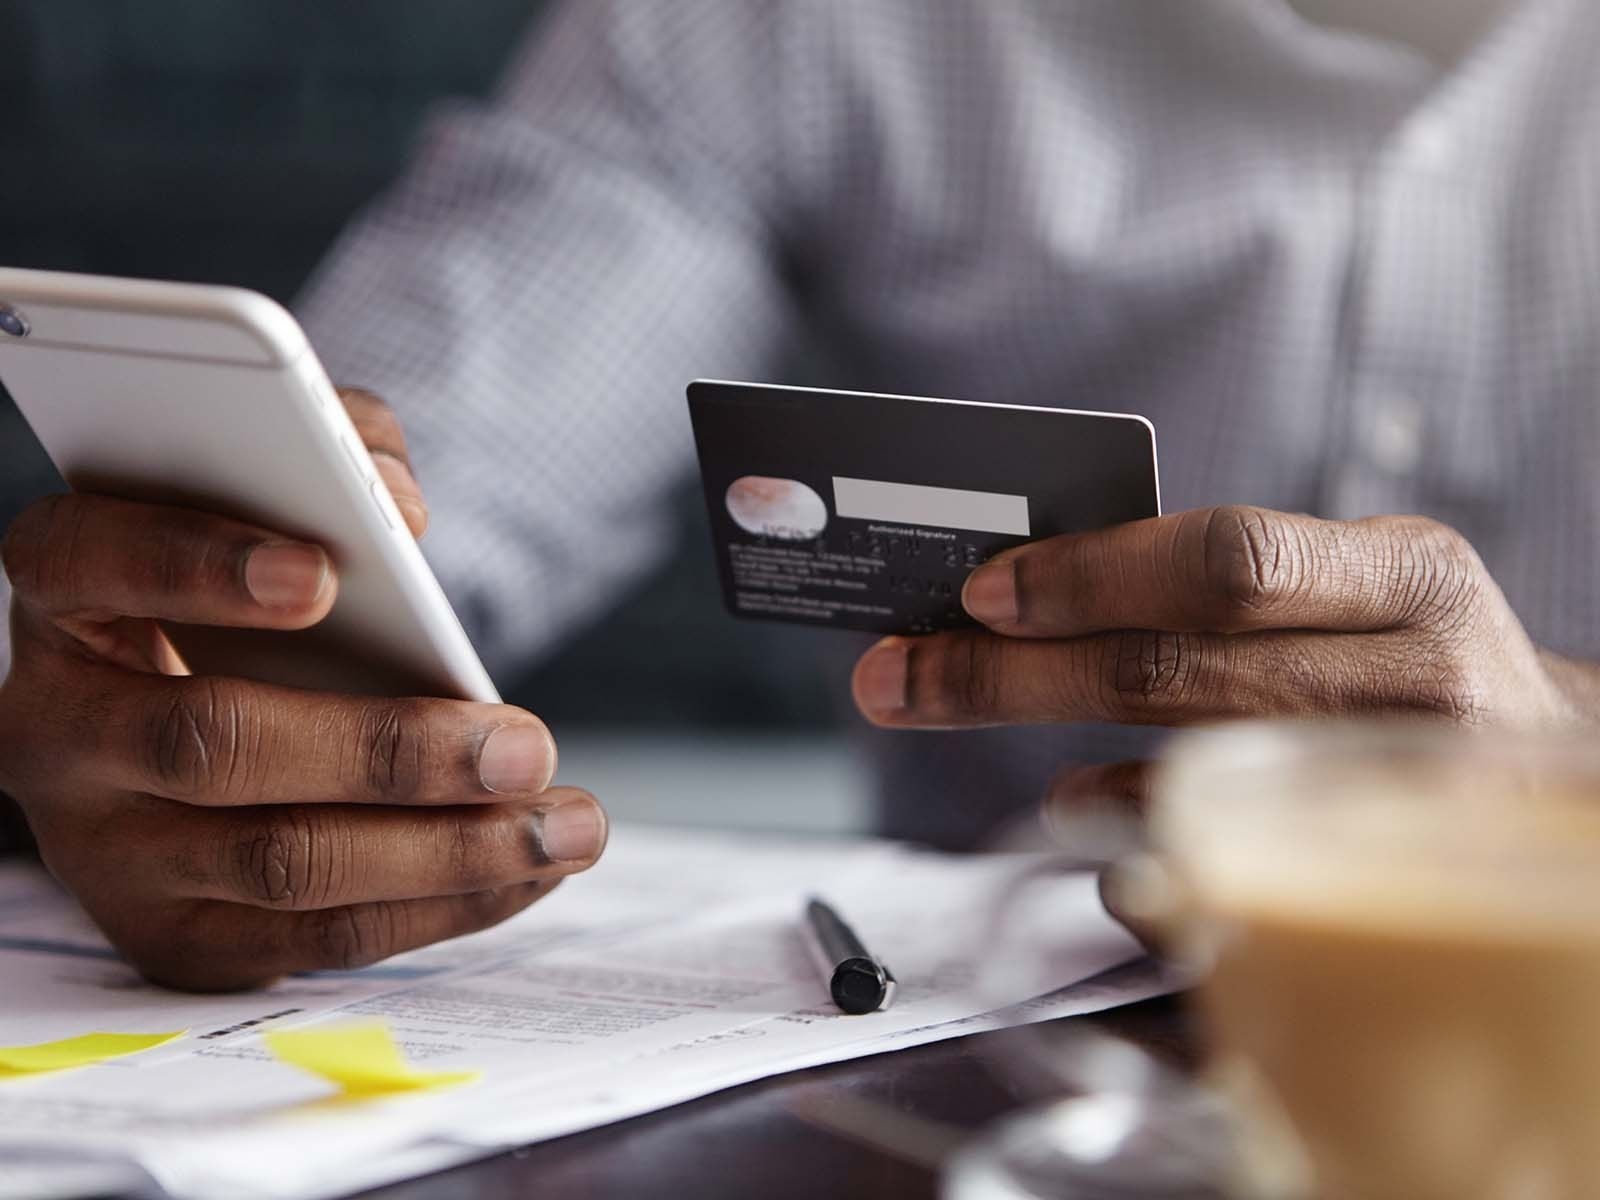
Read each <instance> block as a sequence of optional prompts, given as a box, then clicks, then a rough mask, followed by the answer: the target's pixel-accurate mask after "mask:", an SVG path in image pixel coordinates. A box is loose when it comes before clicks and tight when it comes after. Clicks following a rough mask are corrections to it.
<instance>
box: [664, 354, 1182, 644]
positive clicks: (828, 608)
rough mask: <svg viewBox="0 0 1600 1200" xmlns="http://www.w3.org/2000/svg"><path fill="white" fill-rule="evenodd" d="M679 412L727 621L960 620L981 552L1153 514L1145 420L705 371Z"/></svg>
mask: <svg viewBox="0 0 1600 1200" xmlns="http://www.w3.org/2000/svg"><path fill="white" fill-rule="evenodd" d="M689 414H690V418H691V419H692V421H693V422H694V436H695V444H696V446H697V448H698V450H699V453H700V475H701V480H702V482H703V484H704V486H705V496H706V511H707V512H708V513H709V515H710V518H711V536H712V539H713V542H714V543H715V550H716V556H717V566H718V569H719V570H720V572H721V575H722V588H723V594H724V598H725V599H726V601H727V605H728V611H729V612H731V613H733V614H734V615H735V616H739V617H751V618H755V619H758V620H769V621H787V622H791V623H794V624H802V625H821V626H828V627H831V628H837V629H854V630H861V631H863V632H867V633H879V634H888V633H932V632H936V631H938V630H942V629H955V628H961V627H965V626H969V625H971V624H972V620H971V618H969V617H968V616H967V615H966V613H965V612H964V611H963V609H962V607H961V587H962V584H964V583H965V582H966V578H967V576H968V575H969V574H971V572H972V569H973V568H974V567H976V566H979V565H980V564H982V563H983V562H985V561H987V560H988V559H989V558H990V557H992V556H993V555H995V554H997V553H999V552H1000V551H1002V550H1007V549H1010V548H1011V547H1013V546H1019V545H1021V544H1023V543H1024V542H1031V541H1038V540H1040V539H1042V538H1048V537H1054V536H1056V535H1057V534H1062V533H1075V532H1080V531H1084V530H1091V529H1102V528H1104V527H1106V526H1108V525H1116V524H1120V523H1122V522H1125V521H1136V520H1140V519H1142V518H1145V517H1154V516H1159V515H1160V512H1161V495H1160V485H1159V483H1158V481H1157V473H1156V440H1155V430H1154V428H1153V427H1152V426H1151V424H1150V422H1149V421H1147V420H1145V419H1144V418H1143V417H1136V416H1130V415H1124V414H1117V413H1091V412H1076V411H1072V410H1068V409H1057V408H1024V407H1017V406H1013V405H1002V404H975V403H970V402H966V401H960V400H930V399H922V398H917V397H910V396H878V395H870V394H865V393H861V392H833V391H821V390H817V389H812V388H791V387H777V386H771V385H765V384H751V383H720V382H711V381H699V382H696V383H693V384H691V385H690V386H689Z"/></svg>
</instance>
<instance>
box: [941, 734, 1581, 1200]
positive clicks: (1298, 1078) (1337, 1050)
mask: <svg viewBox="0 0 1600 1200" xmlns="http://www.w3.org/2000/svg"><path fill="white" fill-rule="evenodd" d="M1107 829H1108V825H1107V819H1106V818H1105V816H1104V814H1103V813H1102V814H1100V815H1099V816H1098V817H1094V818H1089V819H1086V821H1085V822H1084V823H1082V824H1080V825H1078V826H1077V827H1076V828H1074V824H1073V823H1072V822H1069V823H1068V824H1067V826H1066V827H1065V828H1064V829H1063V831H1062V837H1063V839H1064V841H1065V845H1066V847H1068V848H1069V849H1073V850H1075V851H1076V853H1075V854H1073V855H1071V856H1070V857H1068V858H1065V859H1058V860H1057V861H1056V862H1054V863H1053V864H1052V865H1051V866H1044V867H1040V868H1038V869H1037V870H1036V872H1035V874H1036V875H1037V874H1048V873H1049V871H1051V870H1059V869H1064V868H1067V867H1071V866H1078V865H1081V860H1082V858H1083V857H1084V856H1085V854H1084V848H1085V846H1086V845H1087V846H1088V847H1089V848H1090V855H1089V856H1090V857H1096V856H1098V857H1105V858H1113V857H1114V858H1117V859H1118V860H1119V861H1118V863H1117V865H1116V866H1114V867H1112V868H1111V874H1110V876H1109V879H1110V881H1111V886H1112V888H1113V891H1114V892H1115V893H1116V894H1117V895H1118V897H1119V899H1120V900H1121V902H1122V905H1123V907H1124V908H1125V909H1127V910H1130V911H1131V912H1132V913H1133V915H1135V916H1141V917H1142V918H1143V919H1144V920H1146V921H1148V922H1151V923H1153V924H1154V925H1155V926H1157V927H1159V928H1160V929H1161V931H1162V934H1163V940H1164V945H1165V947H1166V950H1167V952H1168V953H1169V954H1170V955H1171V956H1172V957H1173V958H1174V959H1175V960H1176V961H1177V962H1178V963H1179V964H1181V966H1182V968H1183V970H1184V971H1185V972H1186V973H1187V978H1188V979H1190V980H1192V981H1194V982H1195V984H1196V987H1195V998H1194V1002H1195V1004H1196V1006H1197V1008H1198V1012H1199V1014H1200V1016H1201V1024H1202V1026H1203V1028H1204V1030H1205V1034H1206V1041H1207V1045H1208V1050H1207V1057H1208V1066H1207V1067H1206V1069H1205V1070H1204V1071H1203V1072H1202V1074H1201V1076H1200V1077H1199V1078H1198V1079H1187V1078H1184V1077H1182V1076H1180V1075H1178V1074H1176V1073H1174V1072H1173V1071H1171V1070H1168V1069H1165V1068H1163V1067H1161V1066H1160V1065H1159V1064H1154V1063H1149V1062H1148V1061H1147V1056H1144V1055H1143V1052H1142V1051H1138V1050H1136V1049H1135V1048H1133V1047H1130V1046H1126V1045H1118V1046H1116V1047H1111V1046H1108V1045H1107V1044H1106V1041H1107V1039H1106V1038H1105V1037H1104V1036H1103V1035H1099V1034H1094V1033H1086V1032H1085V1031H1083V1030H1079V1029H1074V1028H1072V1026H1073V1025H1074V1024H1075V1023H1073V1022H1061V1023H1058V1024H1059V1025H1060V1026H1062V1028H1060V1029H1050V1030H1046V1031H1044V1032H1043V1033H1041V1035H1040V1036H1041V1038H1042V1039H1044V1041H1043V1045H1042V1046H1040V1047H1039V1049H1038V1052H1039V1053H1041V1054H1043V1055H1046V1056H1049V1057H1050V1058H1052V1059H1053V1060H1054V1061H1056V1062H1057V1063H1058V1064H1059V1066H1060V1072H1059V1073H1060V1075H1061V1076H1062V1077H1063V1079H1064V1080H1066V1081H1067V1082H1069V1083H1071V1084H1073V1090H1074V1091H1076V1092H1077V1094H1076V1095H1075V1096H1073V1097H1072V1098H1071V1099H1070V1100H1067V1101H1063V1102H1061V1104H1059V1105H1055V1106H1052V1107H1051V1109H1049V1110H1044V1111H1041V1112H1038V1113H1035V1114H1032V1115H1030V1116H1027V1117H1023V1118H1019V1119H1017V1120H1015V1121H1013V1122H1012V1123H1011V1124H1010V1125H1009V1126H1008V1127H1007V1128H1005V1129H1002V1130H1001V1131H1000V1132H999V1133H997V1134H996V1135H994V1136H993V1137H992V1138H991V1139H989V1141H988V1142H987V1143H986V1144H985V1145H983V1146H980V1147H978V1148H976V1149H975V1150H973V1151H971V1152H969V1154H968V1155H966V1156H964V1160H965V1161H964V1162H958V1163H957V1165H956V1168H955V1169H954V1170H953V1171H952V1172H951V1180H952V1183H951V1186H950V1188H949V1189H948V1191H949V1194H951V1195H955V1196H961V1197H962V1198H963V1200H965V1198H966V1197H968V1196H974V1195H979V1194H982V1193H980V1192H978V1191H975V1190H973V1189H972V1188H971V1187H966V1188H965V1190H963V1188H962V1186H961V1185H960V1181H961V1179H962V1177H963V1176H964V1177H965V1178H966V1179H968V1180H971V1179H974V1178H977V1177H978V1176H979V1175H986V1177H988V1178H989V1179H990V1181H991V1182H992V1181H993V1179H995V1178H1000V1177H1002V1176H1004V1175H1005V1174H1006V1171H1005V1170H1001V1171H1000V1172H999V1173H998V1174H997V1173H996V1172H995V1170H994V1169H993V1168H995V1167H996V1166H1001V1167H1004V1166H1005V1164H1004V1163H1002V1162H1000V1161H999V1160H1000V1159H1001V1158H1003V1157H1004V1156H1005V1155H1006V1154H1010V1155H1011V1156H1012V1157H1013V1158H1016V1157H1017V1156H1018V1155H1019V1154H1021V1155H1023V1156H1024V1157H1028V1158H1029V1160H1030V1165H1029V1166H1028V1168H1027V1171H1026V1172H1025V1174H1026V1176H1027V1182H1026V1185H1025V1186H1018V1187H1016V1188H1013V1189H1012V1190H1010V1191H1009V1192H1007V1191H1004V1190H1003V1189H1001V1190H996V1189H994V1188H992V1187H991V1188H990V1189H989V1194H994V1195H1000V1194H1008V1195H1017V1196H1059V1197H1063V1198H1069V1200H1077V1198H1080V1197H1081V1198H1084V1200H1089V1198H1095V1197H1103V1196H1120V1195H1128V1196H1135V1195H1145V1194H1149V1195H1154V1194H1156V1190H1155V1189H1152V1188H1150V1187H1144V1186H1143V1185H1140V1184H1138V1183H1137V1180H1138V1179H1139V1178H1140V1177H1141V1173H1142V1174H1144V1175H1149V1176H1151V1177H1152V1178H1159V1179H1160V1180H1162V1181H1164V1182H1162V1183H1161V1185H1160V1186H1161V1187H1164V1188H1167V1189H1168V1190H1167V1191H1162V1192H1160V1194H1162V1195H1167V1194H1171V1195H1174V1196H1178V1195H1182V1196H1190V1195H1194V1196H1206V1197H1210V1196H1217V1197H1226V1198H1228V1200H1235V1198H1248V1200H1301V1198H1305V1197H1315V1198H1316V1200H1584V1198H1590V1197H1600V745H1596V744H1594V743H1592V742H1581V741H1570V740H1559V739H1549V738H1539V737H1531V736H1521V735H1514V734H1501V733H1472V734H1468V733H1462V732H1458V731H1441V730H1438V729H1435V728H1429V727H1425V726H1420V725H1412V724H1409V723H1397V724H1393V725H1388V726H1338V725H1331V726H1294V725H1289V726H1282V725H1278V726H1271V725H1243V726H1233V727H1229V728H1226V729H1221V730H1215V731H1207V732H1204V733H1200V734H1192V735H1188V736H1186V737H1183V738H1180V739H1178V740H1177V741H1176V742H1175V743H1174V745H1173V747H1172V749H1171V751H1170V752H1169V754H1168V755H1167V757H1166V759H1165V761H1164V763H1163V764H1162V766H1161V768H1160V771H1159V774H1158V782H1157V786H1156V789H1155V797H1154V805H1153V810H1152V813H1151V816H1150V820H1149V823H1148V828H1147V829H1146V830H1145V831H1144V833H1143V834H1142V838H1143V839H1144V840H1143V844H1142V845H1141V846H1139V847H1137V848H1135V847H1133V846H1132V845H1131V844H1130V841H1129V839H1130V837H1131V834H1130V831H1129V830H1127V829H1124V830H1122V831H1121V833H1120V835H1112V834H1108V832H1107ZM1119 836H1120V838H1121V842H1122V844H1121V845H1118V846H1116V847H1115V849H1114V850H1112V849H1111V847H1112V846H1113V843H1116V842H1117V841H1118V838H1119ZM1026 892H1027V887H1026V886H1025V885H1022V884H1019V887H1018V888H1017V889H1016V890H1015V892H1014V894H1013V897H1012V899H1011V900H1010V901H1008V905H1007V910H1006V911H1003V912H1001V913H999V914H998V915H997V922H996V930H997V934H996V936H997V939H999V940H998V941H997V946H1001V947H1002V949H1003V951H1004V955H1003V957H1004V959H1005V961H1007V962H1009V963H1011V964H1013V965H1012V967H1011V968H1009V969H1012V970H1015V969H1019V968H1017V966H1016V964H1018V963H1021V962H1026V961H1030V960H1029V958H1028V956H1029V955H1030V954H1031V955H1032V959H1031V961H1033V962H1034V963H1048V960H1049V956H1050V954H1051V948H1050V947H1049V946H1048V944H1041V942H1040V940H1039V939H1038V938H1037V936H1035V937H1034V939H1033V945H1032V946H1031V947H1028V946H1024V945H1021V944H1020V943H1018V942H1016V941H1015V940H1013V941H1012V943H1010V944H1005V938H1006V937H1007V936H1008V935H1007V934H1006V932H1005V931H1006V930H1007V929H1008V928H1010V927H1011V926H1010V924H1009V913H1010V911H1011V909H1012V907H1014V906H1016V905H1018V904H1023V902H1022V900H1021V897H1023V896H1024V895H1025V894H1026ZM1023 907H1026V905H1025V904H1023ZM1028 924H1029V925H1030V927H1031V928H1033V929H1034V930H1037V928H1038V922H1037V921H1033V922H1030V923H1028ZM1008 984H1009V985H1014V981H1008ZM1119 1056H1120V1057H1119ZM1095 1063H1118V1064H1120V1065H1118V1066H1117V1067H1116V1070H1115V1071H1113V1072H1107V1071H1099V1073H1098V1075H1097V1070H1098V1068H1091V1069H1086V1068H1085V1066H1084V1064H1095ZM1139 1064H1143V1066H1142V1069H1141V1068H1140V1066H1139ZM1063 1105H1065V1106H1067V1107H1066V1108H1063V1107H1062V1106H1063ZM1085 1105H1089V1106H1095V1105H1098V1107H1096V1108H1091V1109H1085V1107H1084V1106H1085ZM1085 1112H1090V1113H1091V1114H1092V1117H1091V1119H1090V1127H1092V1128H1098V1129H1102V1130H1104V1129H1106V1128H1109V1127H1110V1126H1109V1124H1108V1122H1112V1123H1114V1122H1113V1118H1115V1120H1120V1121H1121V1123H1122V1124H1121V1132H1120V1134H1119V1136H1120V1138H1121V1141H1120V1142H1119V1143H1118V1145H1116V1146H1114V1147H1112V1148H1111V1149H1109V1150H1108V1149H1107V1148H1106V1145H1104V1144H1102V1145H1099V1146H1098V1147H1094V1146H1091V1149H1092V1151H1093V1152H1092V1153H1090V1154H1089V1155H1088V1158H1087V1159H1086V1158H1085V1155H1084V1153H1083V1152H1082V1148H1081V1147H1079V1146H1074V1145H1068V1144H1066V1142H1067V1141H1068V1140H1070V1137H1071V1136H1080V1140H1081V1127H1083V1124H1084V1119H1085V1117H1084V1114H1085ZM1107 1114H1111V1115H1109V1116H1108V1115H1107ZM1074 1122H1075V1124H1074ZM1096 1122H1098V1124H1096ZM1074 1129H1078V1130H1080V1134H1073V1133H1072V1131H1073V1130H1074ZM1052 1130H1054V1131H1055V1132H1052ZM1052 1137H1053V1138H1054V1143H1052V1142H1051V1138H1052ZM1007 1139H1009V1143H1008V1145H1009V1149H1006V1148H1004V1147H1003V1146H1002V1143H1003V1142H1006V1141H1007ZM1091 1142H1092V1139H1091ZM1104 1142H1105V1139H1104V1138H1102V1143H1104ZM1022 1146H1026V1147H1027V1148H1026V1149H1025V1150H1019V1147H1022ZM1152 1148H1154V1149H1152ZM1163 1155H1164V1156H1165V1157H1164V1159H1163V1160H1162V1161H1160V1162H1156V1161H1155V1159H1158V1158H1162V1156H1163ZM1040 1164H1047V1165H1046V1166H1045V1167H1044V1168H1041V1166H1040ZM974 1166H977V1167H979V1168H982V1169H981V1170H978V1171H977V1172H974V1171H973V1170H972V1168H973V1167H974ZM1141 1189H1142V1190H1141Z"/></svg>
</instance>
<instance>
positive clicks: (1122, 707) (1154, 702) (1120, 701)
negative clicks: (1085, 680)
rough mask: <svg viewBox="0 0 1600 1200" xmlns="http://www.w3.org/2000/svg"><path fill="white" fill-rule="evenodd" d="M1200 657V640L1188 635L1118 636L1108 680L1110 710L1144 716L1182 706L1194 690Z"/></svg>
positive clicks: (1148, 633)
mask: <svg viewBox="0 0 1600 1200" xmlns="http://www.w3.org/2000/svg"><path fill="white" fill-rule="evenodd" d="M1196 658H1197V654H1196V641H1195V639H1194V638H1192V637H1190V636H1189V635H1187V634H1182V633H1167V632H1163V631H1152V630H1129V631H1127V632H1124V633H1121V634H1117V635H1116V636H1115V640H1114V641H1113V643H1112V646H1111V654H1110V655H1109V658H1108V664H1107V665H1108V669H1107V671H1106V677H1105V690H1106V701H1107V708H1108V709H1109V711H1111V712H1113V713H1124V714H1130V715H1135V716H1144V715H1150V714H1160V713H1166V712H1171V711H1173V710H1175V709H1178V708H1180V707H1182V706H1183V704H1184V703H1185V702H1186V701H1187V700H1188V698H1189V695H1190V693H1191V692H1192V691H1193V687H1194V678H1195V665H1196Z"/></svg>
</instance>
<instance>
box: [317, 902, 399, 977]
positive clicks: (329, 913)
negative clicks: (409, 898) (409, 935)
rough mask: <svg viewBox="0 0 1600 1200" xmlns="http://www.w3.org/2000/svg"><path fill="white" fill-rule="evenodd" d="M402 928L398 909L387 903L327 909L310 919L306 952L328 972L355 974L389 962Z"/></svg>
mask: <svg viewBox="0 0 1600 1200" xmlns="http://www.w3.org/2000/svg"><path fill="white" fill-rule="evenodd" d="M400 924H401V918H400V913H399V909H398V908H397V906H396V905H394V904H390V903H386V902H378V903H373V904H358V905H350V906H347V907H345V908H330V909H326V910H324V911H322V912H318V913H316V914H314V915H313V916H312V918H311V921H310V945H309V947H307V949H308V950H309V952H310V955H311V958H312V961H313V962H315V963H316V965H317V966H319V967H321V968H323V969H325V970H334V971H352V970H355V969H356V968H358V967H366V966H370V965H372V964H373V963H375V962H378V961H379V960H381V959H384V958H387V957H388V956H389V954H390V953H392V950H391V947H394V946H396V945H398V944H399V942H398V940H397V939H398V936H399V933H400Z"/></svg>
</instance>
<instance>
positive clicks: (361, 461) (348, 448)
mask: <svg viewBox="0 0 1600 1200" xmlns="http://www.w3.org/2000/svg"><path fill="white" fill-rule="evenodd" d="M339 445H340V446H342V447H343V448H344V454H345V457H346V458H348V459H349V460H350V465H351V466H352V467H354V468H355V469H356V474H357V475H359V476H361V478H363V479H370V478H371V477H372V471H373V467H372V455H370V454H369V453H367V448H366V447H365V446H363V445H361V444H360V443H359V442H355V441H352V440H351V439H350V438H345V437H342V438H340V439H339Z"/></svg>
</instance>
